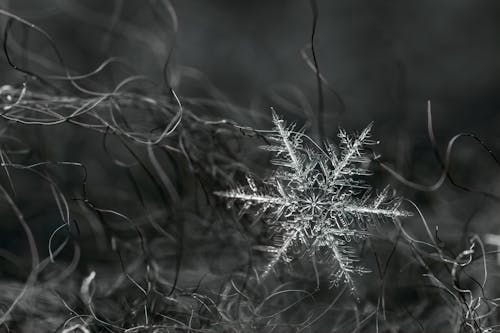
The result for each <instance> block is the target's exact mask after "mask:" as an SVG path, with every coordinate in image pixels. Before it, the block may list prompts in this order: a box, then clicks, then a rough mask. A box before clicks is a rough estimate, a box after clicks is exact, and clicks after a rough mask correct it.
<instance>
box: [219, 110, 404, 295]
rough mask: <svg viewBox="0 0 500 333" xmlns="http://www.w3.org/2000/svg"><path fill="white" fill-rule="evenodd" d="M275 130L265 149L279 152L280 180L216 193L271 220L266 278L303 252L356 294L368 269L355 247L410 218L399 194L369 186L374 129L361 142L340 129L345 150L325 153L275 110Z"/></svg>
mask: <svg viewBox="0 0 500 333" xmlns="http://www.w3.org/2000/svg"><path fill="white" fill-rule="evenodd" d="M273 123H274V126H275V131H273V132H272V134H270V135H268V136H267V139H268V142H269V144H268V145H266V146H263V147H261V148H262V149H264V150H267V151H270V152H272V153H273V156H274V158H273V160H272V161H271V163H272V164H273V165H274V166H276V168H275V170H274V172H273V174H272V175H271V176H270V177H268V178H267V179H265V180H264V181H263V185H262V186H260V187H258V186H257V185H256V184H255V181H254V180H253V179H252V178H250V177H247V183H248V184H247V185H243V186H240V187H237V188H235V189H233V190H230V191H226V192H217V193H216V194H217V195H219V196H221V197H224V198H226V199H228V200H229V201H238V202H240V203H242V204H243V210H245V211H246V210H249V209H252V208H253V209H257V210H258V211H259V212H260V213H261V214H264V216H265V222H266V226H267V227H268V228H269V230H270V231H271V232H272V234H273V244H272V246H267V247H265V251H266V252H268V253H270V254H271V259H270V260H269V262H268V264H267V267H266V268H265V269H264V272H263V275H266V274H268V273H269V271H270V270H272V269H273V268H274V267H275V266H276V264H278V263H279V262H281V261H283V262H289V261H291V260H292V258H293V253H292V252H294V251H293V249H294V248H298V249H299V250H302V251H304V252H305V253H308V254H309V255H324V254H325V253H326V254H327V257H326V259H327V260H330V261H331V262H332V263H333V264H334V267H333V268H332V273H331V283H332V285H336V284H338V283H339V282H342V281H343V282H345V283H347V284H348V285H349V286H350V288H351V289H352V290H353V291H354V280H353V276H355V275H360V274H364V273H366V272H368V270H367V269H366V268H364V267H363V266H361V265H359V263H358V261H359V260H358V257H357V255H356V251H355V248H354V247H353V246H352V245H351V244H350V243H352V242H353V241H359V240H361V239H364V238H366V237H368V236H369V235H370V233H369V229H368V227H369V226H370V225H371V224H374V223H377V222H378V221H382V220H393V219H396V218H400V217H404V216H408V215H409V213H408V212H406V211H404V210H402V209H400V204H401V199H400V198H399V197H397V196H396V195H395V193H394V191H393V190H391V189H390V188H389V187H386V188H384V189H383V190H382V191H380V192H378V193H376V192H375V191H374V190H373V189H372V188H371V186H370V185H368V183H366V181H365V179H366V176H369V175H370V174H371V173H370V171H369V170H368V169H367V167H368V164H369V162H370V158H369V157H368V155H367V152H366V151H365V148H366V146H368V145H373V144H375V142H374V141H373V140H372V139H371V138H370V131H371V124H370V125H369V126H368V127H366V128H365V129H364V130H363V131H362V132H361V134H359V135H348V134H347V133H346V132H345V131H344V130H342V129H340V130H339V133H338V137H339V139H340V143H339V146H338V147H335V146H334V145H333V144H330V143H325V147H326V148H321V147H320V146H319V145H317V144H316V143H314V141H312V140H311V139H310V138H309V137H308V136H307V135H305V134H304V133H303V132H301V131H295V130H294V126H293V125H292V126H287V125H286V124H285V122H284V120H282V119H280V118H279V117H278V115H277V114H276V113H275V112H274V111H273ZM304 139H306V140H308V141H307V143H309V144H308V145H306V144H305V142H304V141H305V140H304Z"/></svg>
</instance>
